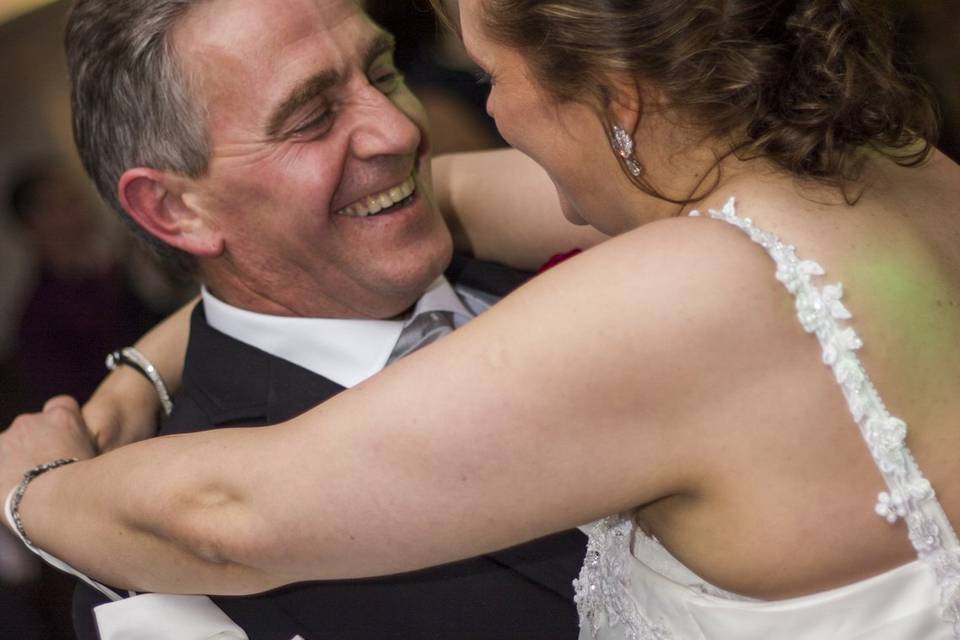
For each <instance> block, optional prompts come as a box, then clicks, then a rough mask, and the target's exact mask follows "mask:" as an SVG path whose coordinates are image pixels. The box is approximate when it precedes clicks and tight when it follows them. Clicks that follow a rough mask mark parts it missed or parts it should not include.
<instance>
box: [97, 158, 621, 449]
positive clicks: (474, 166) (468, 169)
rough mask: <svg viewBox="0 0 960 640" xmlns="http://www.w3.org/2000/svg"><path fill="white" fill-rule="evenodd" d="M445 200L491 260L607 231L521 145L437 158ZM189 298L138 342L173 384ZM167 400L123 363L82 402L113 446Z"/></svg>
mask: <svg viewBox="0 0 960 640" xmlns="http://www.w3.org/2000/svg"><path fill="white" fill-rule="evenodd" d="M433 167H434V169H433V173H434V183H435V184H436V195H437V200H438V204H439V206H440V207H441V209H442V210H443V212H444V217H445V219H446V220H447V222H448V224H450V226H451V228H452V230H453V232H454V236H455V237H456V239H457V245H458V248H459V249H461V250H463V251H466V252H469V253H471V254H473V255H475V256H477V257H478V258H482V259H484V260H493V261H496V262H500V263H502V264H506V265H509V266H513V267H515V268H519V269H530V270H533V269H536V268H537V267H539V266H540V265H542V264H543V263H544V262H546V261H547V260H548V259H549V258H550V257H551V256H552V255H554V254H556V253H559V252H563V251H569V250H571V249H575V248H577V249H587V248H589V247H592V246H594V245H595V244H597V243H598V242H601V241H602V240H604V239H606V236H604V235H602V234H600V233H599V232H598V231H596V230H595V229H593V228H592V227H578V226H576V225H573V224H570V223H568V222H566V220H564V218H563V216H561V215H560V203H559V201H558V199H557V193H556V189H555V188H554V186H553V183H551V182H550V180H549V178H548V177H547V175H546V173H544V171H543V169H541V168H540V167H539V166H538V165H537V164H536V163H534V162H533V161H532V160H530V159H529V158H527V157H526V156H524V155H523V154H521V153H519V152H518V151H514V150H504V151H493V152H482V153H464V154H455V155H448V156H442V157H440V158H436V159H435V160H434V161H433ZM195 302H196V301H193V302H191V303H190V304H188V305H186V306H185V307H184V308H183V309H181V310H180V311H178V312H177V313H176V314H174V315H173V316H171V317H170V318H168V319H167V320H165V321H164V322H163V323H161V324H160V325H158V326H157V327H156V328H154V329H153V330H151V331H150V333H148V334H146V335H145V336H144V337H143V338H141V339H140V341H138V342H137V344H136V345H135V346H136V347H137V349H139V350H140V351H141V352H142V353H143V354H144V355H146V356H147V358H148V359H149V360H150V361H151V362H153V363H154V365H155V366H156V367H157V368H158V370H159V371H160V374H161V376H162V377H163V380H164V382H165V383H166V385H167V387H168V388H169V389H170V392H171V393H172V392H174V391H175V390H176V389H177V388H179V386H180V375H181V373H182V371H183V358H184V354H185V352H186V347H187V339H188V337H189V325H190V311H191V310H192V308H193V305H194V304H195ZM159 409H160V403H159V401H158V400H157V394H156V392H155V391H154V389H153V387H152V386H151V385H150V384H149V383H148V382H147V381H146V380H145V379H144V378H143V376H141V375H140V374H138V373H137V372H135V371H132V370H131V369H129V368H128V367H120V368H118V369H117V370H116V371H114V372H113V373H111V374H110V375H108V376H107V377H106V378H105V379H104V381H103V382H102V383H101V385H100V386H99V387H98V388H97V391H96V393H95V394H94V395H93V396H92V397H91V398H90V400H89V401H88V402H87V403H86V404H85V405H84V407H83V416H84V419H85V420H86V422H87V425H88V428H89V429H90V431H91V433H92V434H93V435H94V437H95V440H96V443H97V447H98V449H99V450H100V451H110V450H112V449H115V448H117V447H120V446H124V445H127V444H130V443H132V442H137V441H139V440H142V439H144V438H148V437H150V436H152V435H153V434H154V433H156V428H157V416H158V411H159Z"/></svg>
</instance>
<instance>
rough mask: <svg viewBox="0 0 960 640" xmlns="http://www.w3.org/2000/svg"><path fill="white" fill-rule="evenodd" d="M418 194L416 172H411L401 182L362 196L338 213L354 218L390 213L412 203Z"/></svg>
mask: <svg viewBox="0 0 960 640" xmlns="http://www.w3.org/2000/svg"><path fill="white" fill-rule="evenodd" d="M416 194H417V178H416V176H415V175H414V174H410V177H408V178H407V179H406V180H404V181H403V182H402V183H401V184H398V185H397V186H395V187H393V188H391V189H387V190H386V191H383V192H381V193H375V194H373V195H369V196H367V197H365V198H362V199H361V200H359V201H358V202H355V203H354V204H352V205H350V206H349V207H344V208H343V209H340V210H339V211H337V212H336V214H337V215H338V216H349V217H352V218H365V217H367V216H376V215H380V214H383V213H390V212H391V211H396V210H397V209H402V208H403V207H406V206H407V205H409V204H410V203H412V202H413V199H414V198H415V197H416Z"/></svg>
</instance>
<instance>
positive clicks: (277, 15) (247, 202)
mask: <svg viewBox="0 0 960 640" xmlns="http://www.w3.org/2000/svg"><path fill="white" fill-rule="evenodd" d="M66 42H67V53H68V60H69V67H70V74H71V80H72V82H73V109H74V125H75V133H76V138H77V144H78V147H79V150H80V153H81V156H82V158H83V161H84V165H85V167H86V169H87V171H88V172H89V173H90V175H91V176H92V177H93V179H94V181H95V183H96V184H97V187H98V189H99V190H100V192H101V194H102V195H103V197H104V198H105V199H106V200H107V201H108V202H110V203H111V204H112V205H113V206H114V208H115V209H117V211H118V212H120V213H121V214H123V215H125V216H128V217H129V218H130V219H131V220H132V221H134V222H135V223H136V225H135V226H136V228H137V229H139V230H140V232H141V233H143V234H144V237H145V238H146V239H147V241H148V242H151V243H152V244H153V245H154V246H155V247H156V248H157V250H158V251H160V252H163V253H166V254H167V255H168V256H169V257H171V258H172V259H174V260H176V261H178V262H180V263H181V264H182V265H185V266H188V267H191V268H193V269H195V270H196V272H197V274H198V275H199V277H200V280H201V281H202V282H203V284H204V293H203V301H202V303H201V304H199V305H197V308H196V309H195V311H194V312H193V316H192V320H191V336H190V342H189V346H188V350H187V357H186V365H185V369H184V375H183V385H182V388H181V389H180V391H179V393H178V394H177V395H176V397H175V398H174V400H175V402H174V405H175V409H174V412H173V414H172V416H171V417H170V418H169V419H168V420H167V421H166V422H165V423H164V424H163V425H162V427H161V430H160V433H161V434H171V433H182V432H187V431H195V430H200V429H209V428H217V427H224V426H231V427H235V426H253V425H263V424H271V423H274V422H279V421H282V420H285V419H288V418H290V417H292V416H294V415H296V414H298V413H300V412H302V411H304V410H306V409H308V408H310V407H312V406H313V405H315V404H317V403H318V402H321V401H323V400H325V399H327V398H329V397H331V396H332V395H334V394H336V393H337V392H339V391H340V390H342V389H343V388H346V387H350V386H353V385H355V384H358V383H359V382H361V381H362V380H364V379H366V378H368V377H369V376H371V375H373V374H374V373H376V372H377V371H379V370H380V369H381V368H382V367H383V366H385V365H386V364H387V363H388V362H389V361H392V360H393V359H395V358H397V357H400V356H402V355H403V354H404V353H406V352H408V351H409V350H411V349H412V348H415V346H414V347H411V346H410V345H406V346H402V345H400V344H398V340H399V342H403V338H402V334H405V333H406V332H405V331H404V329H405V328H407V327H411V326H413V325H414V324H415V321H416V319H417V318H419V317H424V316H430V315H431V314H432V315H433V316H434V317H443V318H447V319H448V320H449V322H450V323H451V324H452V326H453V327H457V326H460V325H462V324H463V323H464V322H466V321H468V320H469V319H470V318H471V317H472V316H473V315H474V314H476V313H479V312H481V311H483V309H484V308H485V306H486V305H488V304H489V303H490V302H491V301H492V300H494V299H496V296H500V295H504V294H505V293H507V291H508V290H509V289H510V288H511V287H512V286H515V285H516V284H519V282H521V281H522V278H521V277H520V276H519V275H518V274H514V273H513V272H507V271H505V270H502V269H497V268H496V267H493V266H485V265H482V264H480V263H475V262H466V263H465V262H460V263H458V267H457V269H456V270H455V271H456V273H457V275H458V276H459V278H457V279H454V285H455V287H454V286H451V284H450V282H449V281H448V280H447V279H445V278H444V277H443V276H442V273H443V272H444V270H445V269H446V268H447V266H448V264H449V263H450V260H451V254H452V241H451V235H450V232H449V231H448V230H447V227H446V226H445V224H444V221H443V219H442V217H441V215H440V213H439V211H438V208H437V207H436V206H435V204H434V199H433V195H432V193H431V163H430V157H429V137H428V133H427V128H426V123H425V117H424V113H423V110H422V108H421V106H420V104H419V102H418V101H417V99H416V97H415V96H414V95H413V94H412V93H411V92H410V90H409V89H408V88H407V87H406V86H405V84H404V82H403V77H402V75H401V74H400V73H399V72H398V70H397V69H396V68H395V67H394V63H393V38H392V37H391V36H390V35H389V34H387V33H385V32H384V31H383V30H382V29H380V28H379V27H378V26H377V25H376V24H374V23H373V22H372V21H371V20H370V19H369V18H368V17H367V16H366V15H365V14H364V13H363V12H362V11H361V10H360V9H359V8H358V7H357V5H356V4H354V3H353V2H350V1H348V0H282V1H274V0H270V1H267V0H192V1H191V0H130V1H128V2H123V3H117V2H115V0H79V2H77V4H76V7H75V9H74V11H73V13H72V15H71V17H70V22H69V25H68V29H67V40H66ZM488 276H493V277H495V279H496V282H492V283H491V282H490V278H489V277H488ZM485 283H486V284H485ZM451 426H452V427H455V425H451ZM121 439H122V438H121ZM101 444H103V443H102V442H101ZM316 463H317V464H324V461H323V460H317V461H316ZM304 499H308V496H304ZM371 526H376V525H375V523H371ZM583 552H584V539H583V537H582V536H581V534H579V532H567V533H564V534H560V535H557V536H553V537H551V538H549V539H545V540H541V541H537V542H534V543H531V544H528V545H524V546H522V547H518V548H516V549H511V550H507V551H504V552H501V553H498V554H493V555H491V556H484V557H478V558H474V559H470V560H466V561H463V562H458V563H455V564H452V565H447V566H444V567H440V568H436V569H431V570H426V571H422V572H418V573H415V574H406V575H401V576H395V577H389V578H384V579H376V580H362V581H346V582H337V583H320V584H312V585H305V586H300V587H295V588H292V589H287V590H284V591H279V592H274V593H271V594H267V595H265V596H260V597H254V598H241V599H237V598H229V599H218V600H217V604H218V605H219V606H220V607H221V608H222V609H223V610H224V611H225V612H226V613H227V614H228V615H229V616H230V618H231V619H232V620H233V621H234V622H236V623H237V624H238V625H239V626H240V627H242V628H243V629H244V630H245V632H246V633H247V635H248V636H249V637H250V638H251V640H260V639H271V640H272V639H274V638H275V639H277V640H289V639H290V638H291V637H294V636H296V635H299V636H301V637H302V638H305V639H307V640H309V639H311V638H343V639H350V638H378V639H381V638H387V637H390V638H404V639H416V638H428V637H429V638H437V637H442V638H458V639H480V638H491V639H493V638H496V639H498V640H501V639H505V638H525V639H536V638H544V639H546V638H550V639H551V640H553V639H558V638H564V637H569V638H573V637H575V636H576V634H577V621H576V613H575V609H574V606H573V604H572V595H573V592H572V588H571V586H570V582H571V580H572V579H573V578H574V577H575V575H576V572H577V571H578V569H579V565H580V562H581V560H582V557H583ZM102 602H104V600H103V599H102V598H100V597H99V594H96V593H95V592H93V591H91V590H88V589H86V587H84V588H82V589H81V592H80V593H79V595H78V599H77V602H76V603H75V604H76V606H75V621H76V623H77V630H78V634H79V635H80V637H81V638H91V639H92V638H96V637H97V633H98V631H97V629H96V625H97V623H96V621H95V617H94V616H93V615H91V609H92V608H93V607H94V606H96V605H99V604H101V603H102ZM102 611H103V610H101V612H102ZM107 619H109V617H107V616H105V617H103V618H102V619H101V623H103V620H107ZM111 632H115V631H110V630H104V629H103V628H101V630H100V633H101V635H103V636H105V637H106V636H108V635H109V633H111ZM118 637H122V634H121V636H118Z"/></svg>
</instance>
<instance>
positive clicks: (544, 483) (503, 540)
mask: <svg viewBox="0 0 960 640" xmlns="http://www.w3.org/2000/svg"><path fill="white" fill-rule="evenodd" d="M435 4H437V5H441V4H442V3H440V2H435ZM441 10H442V8H441ZM874 12H875V9H874V8H873V5H872V3H869V2H867V1H866V0H842V1H837V0H830V1H828V0H785V1H781V2H769V0H738V1H737V2H731V1H725V0H703V1H701V2H676V1H673V0H649V1H647V2H641V3H638V2H632V1H631V2H602V3H599V2H596V1H595V0H551V1H549V2H547V1H543V2H531V1H529V0H462V2H461V3H460V16H459V27H460V29H461V31H462V36H463V40H464V42H465V45H466V47H467V49H468V51H469V52H470V54H471V56H472V57H473V58H474V59H475V60H476V62H477V63H478V64H479V65H480V66H481V67H482V68H483V69H484V70H485V71H486V73H487V74H489V76H490V79H491V83H492V91H491V95H490V99H489V103H488V109H489V111H490V113H491V115H493V116H494V117H495V118H496V120H497V124H498V127H499V128H500V131H501V132H502V134H503V135H504V137H505V138H506V139H507V140H508V141H509V142H510V143H511V144H512V145H513V146H515V147H516V148H517V149H519V150H521V151H523V152H525V153H526V154H528V155H529V156H530V157H532V158H533V159H534V160H536V161H537V162H538V163H539V164H540V165H542V166H543V168H544V169H545V170H546V171H547V173H548V174H549V175H550V177H551V178H552V180H553V182H554V184H555V185H556V188H557V191H558V193H559V194H560V197H561V201H562V203H563V209H564V214H565V215H566V216H567V217H568V218H569V219H570V220H571V221H574V222H577V223H580V224H591V225H593V226H594V227H596V228H597V229H599V230H601V231H603V232H605V233H607V234H610V235H614V236H617V237H615V238H614V239H612V240H610V241H608V242H605V243H604V244H602V245H600V246H598V247H595V248H593V249H591V250H589V251H587V252H586V253H584V254H583V255H580V256H578V257H576V258H575V259H573V260H570V261H568V262H567V263H564V264H563V265H560V266H559V267H557V268H555V269H552V270H551V271H550V272H548V273H546V274H544V275H542V276H540V277H538V278H536V279H535V280H534V281H532V282H531V283H530V284H528V285H527V286H525V287H523V288H522V289H520V290H519V291H517V292H516V293H515V294H513V295H511V296H509V297H507V298H506V299H504V301H503V302H502V303H500V304H499V305H498V306H497V307H495V308H494V309H493V310H492V311H490V312H488V313H487V314H485V315H484V316H482V317H480V318H478V319H477V320H476V321H474V322H472V323H470V324H469V325H468V326H466V327H465V328H463V329H462V330H459V331H458V332H456V333H455V334H453V335H451V336H450V337H448V338H446V339H444V340H443V341H440V342H438V343H436V344H434V345H432V346H430V347H428V348H426V349H423V350H421V351H419V352H417V353H415V354H413V355H411V356H409V357H408V358H406V359H404V360H402V361H400V362H398V363H397V364H396V365H393V366H392V367H390V368H388V369H387V370H385V371H384V372H383V373H382V374H380V375H378V376H376V377H375V378H373V379H371V380H370V381H368V382H366V383H364V384H362V385H360V386H359V387H357V388H355V389H353V390H350V391H347V392H345V393H343V394H342V395H340V396H338V397H337V398H335V399H333V400H331V401H329V402H327V403H326V404H324V405H323V406H322V407H319V408H317V409H314V410H313V411H311V412H308V413H306V414H304V415H303V416H301V417H299V418H297V419H295V420H293V421H291V422H289V423H286V424H284V425H281V426H278V427H270V428H264V429H243V430H221V431H217V432H204V433H201V434H195V435H190V436H178V437H174V438H160V439H155V440H149V441H146V442H142V443H138V444H135V445H132V446H129V447H124V448H122V449H119V450H117V451H114V452H111V453H109V454H106V455H104V456H101V457H99V458H96V459H94V460H90V461H84V462H80V463H78V464H73V465H70V466H67V467H64V468H62V469H58V470H57V471H55V472H52V473H49V474H46V475H44V476H43V477H41V478H39V479H38V480H37V481H36V482H35V483H33V484H32V485H31V487H30V491H29V492H28V493H27V499H26V500H25V501H24V502H23V509H22V516H23V526H24V527H25V529H26V530H27V531H28V532H29V534H30V536H31V538H32V539H33V540H34V542H35V543H36V544H37V545H38V546H39V547H41V548H44V549H47V550H49V551H50V552H51V553H53V554H55V555H57V556H60V557H63V558H64V559H66V560H68V561H69V562H70V563H71V564H73V565H74V566H77V567H78V568H80V569H82V570H85V571H87V572H89V573H91V574H92V575H94V576H96V577H98V578H100V579H103V580H104V581H107V582H109V583H111V584H116V585H119V586H123V587H128V588H133V589H137V590H154V591H170V592H180V593H184V592H188V593H189V592H204V593H223V594H244V593H251V592H256V591H263V590H267V589H271V588H274V587H276V586H279V585H282V584H287V583H290V582H296V581H302V580H315V579H328V578H347V577H360V576H369V575H376V574H383V573H391V572H399V571H405V570H410V569H414V568H418V567H423V566H428V565H432V564H437V563H442V562H447V561H451V560H454V559H458V558H464V557H469V556H472V555H476V554H477V553H481V552H485V551H489V550H491V549H497V548H502V547H506V546H508V545H512V544H515V543H518V542H521V541H525V540H529V539H532V538H535V537H537V536H541V535H544V534H547V533H550V532H553V531H558V530H562V529H564V528H567V527H570V526H573V525H580V524H583V523H586V522H591V521H594V524H593V525H590V526H589V528H588V531H589V533H590V543H589V548H588V552H587V556H586V559H585V562H584V567H583V571H582V573H581V575H580V579H579V580H578V581H577V585H576V586H577V603H578V607H579V610H580V613H581V624H582V637H583V638H596V639H598V640H600V639H602V640H612V639H624V640H626V639H630V640H637V639H643V640H649V639H666V638H757V639H759V638H765V639H766V638H794V639H796V638H801V639H811V640H812V639H814V638H817V639H820V638H851V639H852V638H871V639H878V638H879V639H892V638H904V639H905V638H937V639H939V638H960V545H958V542H957V538H956V535H955V533H954V531H953V528H952V527H951V525H950V521H953V522H958V521H960V458H958V457H957V455H956V453H955V452H956V451H958V450H960V429H958V425H960V394H958V393H957V388H958V384H960V367H958V366H957V363H960V217H958V215H957V214H958V213H960V210H958V204H957V203H958V202H960V169H958V167H957V165H956V164H954V163H953V162H952V161H950V160H949V159H947V158H946V157H944V156H943V155H941V154H940V153H938V152H937V151H936V150H934V149H932V148H931V147H929V146H928V145H927V143H926V142H925V140H928V139H931V138H932V136H933V131H934V129H935V127H934V125H933V122H934V117H933V115H932V110H931V108H930V107H929V105H928V103H927V102H926V99H925V98H924V94H923V93H922V92H921V91H919V90H918V89H916V88H915V87H914V86H913V85H912V84H911V81H910V80H909V79H908V78H907V77H905V76H902V75H900V74H898V73H897V72H896V71H895V68H894V66H893V64H892V62H891V60H890V55H889V53H888V49H889V47H888V45H889V42H890V40H889V34H888V33H887V31H886V28H885V25H884V23H883V22H882V20H881V19H880V18H879V17H877V16H876V15H874ZM456 170H457V164H456V162H454V163H452V165H451V171H452V172H456ZM504 179H509V176H505V178H504ZM61 406H62V405H61ZM66 423H70V424H72V425H73V426H76V425H77V424H79V416H78V415H77V414H76V413H75V412H73V411H67V410H61V411H48V412H47V413H46V414H42V415H39V416H34V417H32V418H28V419H26V420H25V421H23V422H21V425H23V428H22V429H20V430H19V431H20V432H21V435H20V437H21V438H26V435H24V434H25V433H29V429H37V430H38V431H37V433H38V434H42V435H44V436H45V437H47V438H54V435H55V434H56V433H57V429H58V428H61V427H63V425H64V424H66ZM907 424H909V430H908V428H907ZM36 437H37V438H39V437H40V435H37V436H36ZM62 440H63V439H62V438H61V439H60V441H62ZM908 447H909V448H908ZM45 452H46V453H50V454H55V455H52V456H51V457H61V456H65V455H71V450H70V449H69V447H68V446H67V445H66V444H64V445H62V446H61V448H60V449H57V450H54V445H52V444H51V445H48V446H47V449H45ZM6 453H7V454H8V456H9V457H12V459H13V460H15V461H19V462H23V463H24V464H21V465H20V467H23V468H25V467H28V466H30V465H31V464H35V463H37V462H44V461H46V460H27V459H26V457H25V456H26V454H25V453H23V452H20V453H19V454H18V453H17V451H16V450H15V448H13V447H12V445H10V444H9V443H8V444H7V445H6ZM15 455H19V457H14V456H15ZM3 464H4V465H5V466H6V467H7V468H8V470H9V468H10V466H11V465H12V464H13V463H10V462H7V461H6V460H5V461H4V462H3ZM9 475H10V473H6V476H9ZM108 478H109V482H106V479H108ZM118 479H119V480H118ZM117 487H120V489H117ZM0 489H3V490H4V491H6V490H8V489H9V485H5V486H3V487H0ZM934 490H935V491H934ZM610 514H619V515H613V516H611V515H610ZM68 531H69V533H68Z"/></svg>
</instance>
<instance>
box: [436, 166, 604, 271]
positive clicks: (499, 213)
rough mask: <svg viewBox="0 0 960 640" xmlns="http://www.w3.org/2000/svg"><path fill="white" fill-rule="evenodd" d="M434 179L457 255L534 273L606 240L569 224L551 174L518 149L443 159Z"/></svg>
mask: <svg viewBox="0 0 960 640" xmlns="http://www.w3.org/2000/svg"><path fill="white" fill-rule="evenodd" d="M433 176H434V185H435V186H434V191H435V194H436V197H437V203H438V205H439V206H440V209H441V211H442V212H443V214H444V218H445V219H446V220H447V224H448V225H449V226H450V229H451V231H452V232H453V237H454V241H455V243H456V246H457V249H458V250H460V251H463V252H466V253H470V254H472V255H474V256H476V257H478V258H482V259H484V260H493V261H495V262H499V263H501V264H505V265H508V266H511V267H514V268H517V269H529V270H535V269H536V268H537V267H539V266H541V265H542V264H544V263H545V262H546V261H547V260H548V259H549V258H550V257H551V256H553V255H555V254H557V253H562V252H566V251H570V250H571V249H588V248H590V247H592V246H594V245H596V244H598V243H599V242H602V241H603V240H605V239H606V238H607V236H605V235H603V234H601V233H600V232H599V231H597V230H596V229H594V228H593V227H590V226H577V225H574V224H572V223H570V222H567V220H566V219H565V218H564V217H563V215H561V210H560V200H559V197H558V195H557V190H556V188H555V187H554V185H553V182H551V181H550V178H549V177H548V176H547V174H546V172H545V171H544V170H543V168H541V167H540V166H539V165H538V164H537V163H536V162H534V161H533V160H531V159H530V158H528V157H527V156H525V155H523V154H522V153H520V152H519V151H516V150H514V149H503V150H498V151H483V152H474V153H460V154H453V155H447V156H440V157H438V158H436V159H434V161H433Z"/></svg>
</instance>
